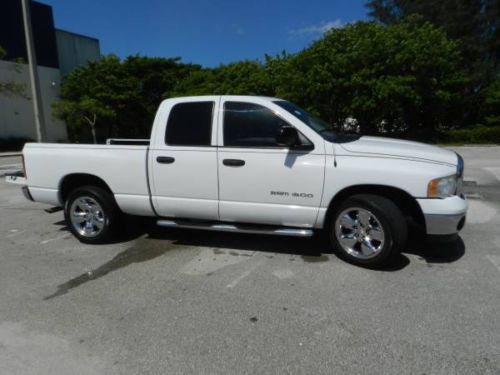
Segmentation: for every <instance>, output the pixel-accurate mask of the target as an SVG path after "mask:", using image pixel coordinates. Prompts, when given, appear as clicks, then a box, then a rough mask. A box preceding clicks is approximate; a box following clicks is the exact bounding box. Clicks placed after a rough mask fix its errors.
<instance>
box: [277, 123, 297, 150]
mask: <svg viewBox="0 0 500 375" xmlns="http://www.w3.org/2000/svg"><path fill="white" fill-rule="evenodd" d="M297 143H299V133H297V129H295V128H294V127H293V126H290V125H283V126H282V127H281V129H280V132H279V134H278V136H277V137H276V144H277V145H278V146H284V147H293V146H295V145H297Z"/></svg>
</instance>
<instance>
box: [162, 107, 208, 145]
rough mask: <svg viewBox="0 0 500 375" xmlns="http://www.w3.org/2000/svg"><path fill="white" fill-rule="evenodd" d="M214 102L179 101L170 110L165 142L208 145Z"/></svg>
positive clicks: (169, 143) (170, 143)
mask: <svg viewBox="0 0 500 375" xmlns="http://www.w3.org/2000/svg"><path fill="white" fill-rule="evenodd" d="M213 108H214V102H192V103H179V104H176V105H174V106H173V108H172V109H171V111H170V115H169V117H168V123H167V132H166V134H165V143H167V144H168V145H173V146H210V143H211V138H212V113H213Z"/></svg>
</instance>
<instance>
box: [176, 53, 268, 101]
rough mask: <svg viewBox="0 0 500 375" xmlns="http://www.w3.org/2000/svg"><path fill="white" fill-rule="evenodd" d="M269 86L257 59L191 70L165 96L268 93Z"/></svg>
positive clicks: (262, 67) (264, 71)
mask: <svg viewBox="0 0 500 375" xmlns="http://www.w3.org/2000/svg"><path fill="white" fill-rule="evenodd" d="M270 93H271V87H270V84H269V80H268V77H267V76H266V70H265V68H264V66H263V65H262V64H261V63H260V62H259V61H240V62H236V63H232V64H227V65H220V66H219V67H216V68H206V69H201V70H196V71H193V72H191V74H190V75H189V76H188V77H186V79H185V80H183V81H182V82H180V83H179V85H177V86H176V87H175V89H174V90H173V91H171V92H169V93H168V96H179V95H268V94H270Z"/></svg>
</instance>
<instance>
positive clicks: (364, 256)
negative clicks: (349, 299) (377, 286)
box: [329, 194, 408, 267]
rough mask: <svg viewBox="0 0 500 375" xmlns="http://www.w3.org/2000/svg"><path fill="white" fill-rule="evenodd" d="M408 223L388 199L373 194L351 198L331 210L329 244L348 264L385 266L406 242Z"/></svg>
mask: <svg viewBox="0 0 500 375" xmlns="http://www.w3.org/2000/svg"><path fill="white" fill-rule="evenodd" d="M407 232H408V228H407V223H406V220H405V217H404V215H403V213H402V212H401V210H400V209H399V208H398V206H396V204H394V203H393V202H392V201H391V200H389V199H387V198H385V197H382V196H379V195H372V194H359V195H353V196H351V197H349V198H347V199H346V200H345V201H344V202H342V203H341V204H340V205H339V206H338V207H337V208H335V209H334V211H333V213H332V217H331V218H330V221H329V235H330V241H331V243H332V245H333V247H334V249H335V250H336V252H337V253H338V254H339V256H341V257H342V258H344V259H346V260H347V261H349V262H351V263H354V264H357V265H363V266H371V267H379V266H382V265H385V264H387V263H388V262H390V261H391V259H392V258H393V257H394V256H395V255H396V254H398V253H399V252H400V250H401V247H402V246H403V245H404V244H405V242H406V237H407Z"/></svg>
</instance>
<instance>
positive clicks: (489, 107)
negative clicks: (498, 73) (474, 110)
mask: <svg viewBox="0 0 500 375" xmlns="http://www.w3.org/2000/svg"><path fill="white" fill-rule="evenodd" d="M481 117H482V118H481V120H482V121H481V122H482V123H484V125H487V126H499V127H500V79H497V80H496V81H494V82H493V83H492V84H491V85H490V86H489V87H488V88H487V89H486V90H485V94H484V101H483V104H482V106H481Z"/></svg>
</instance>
